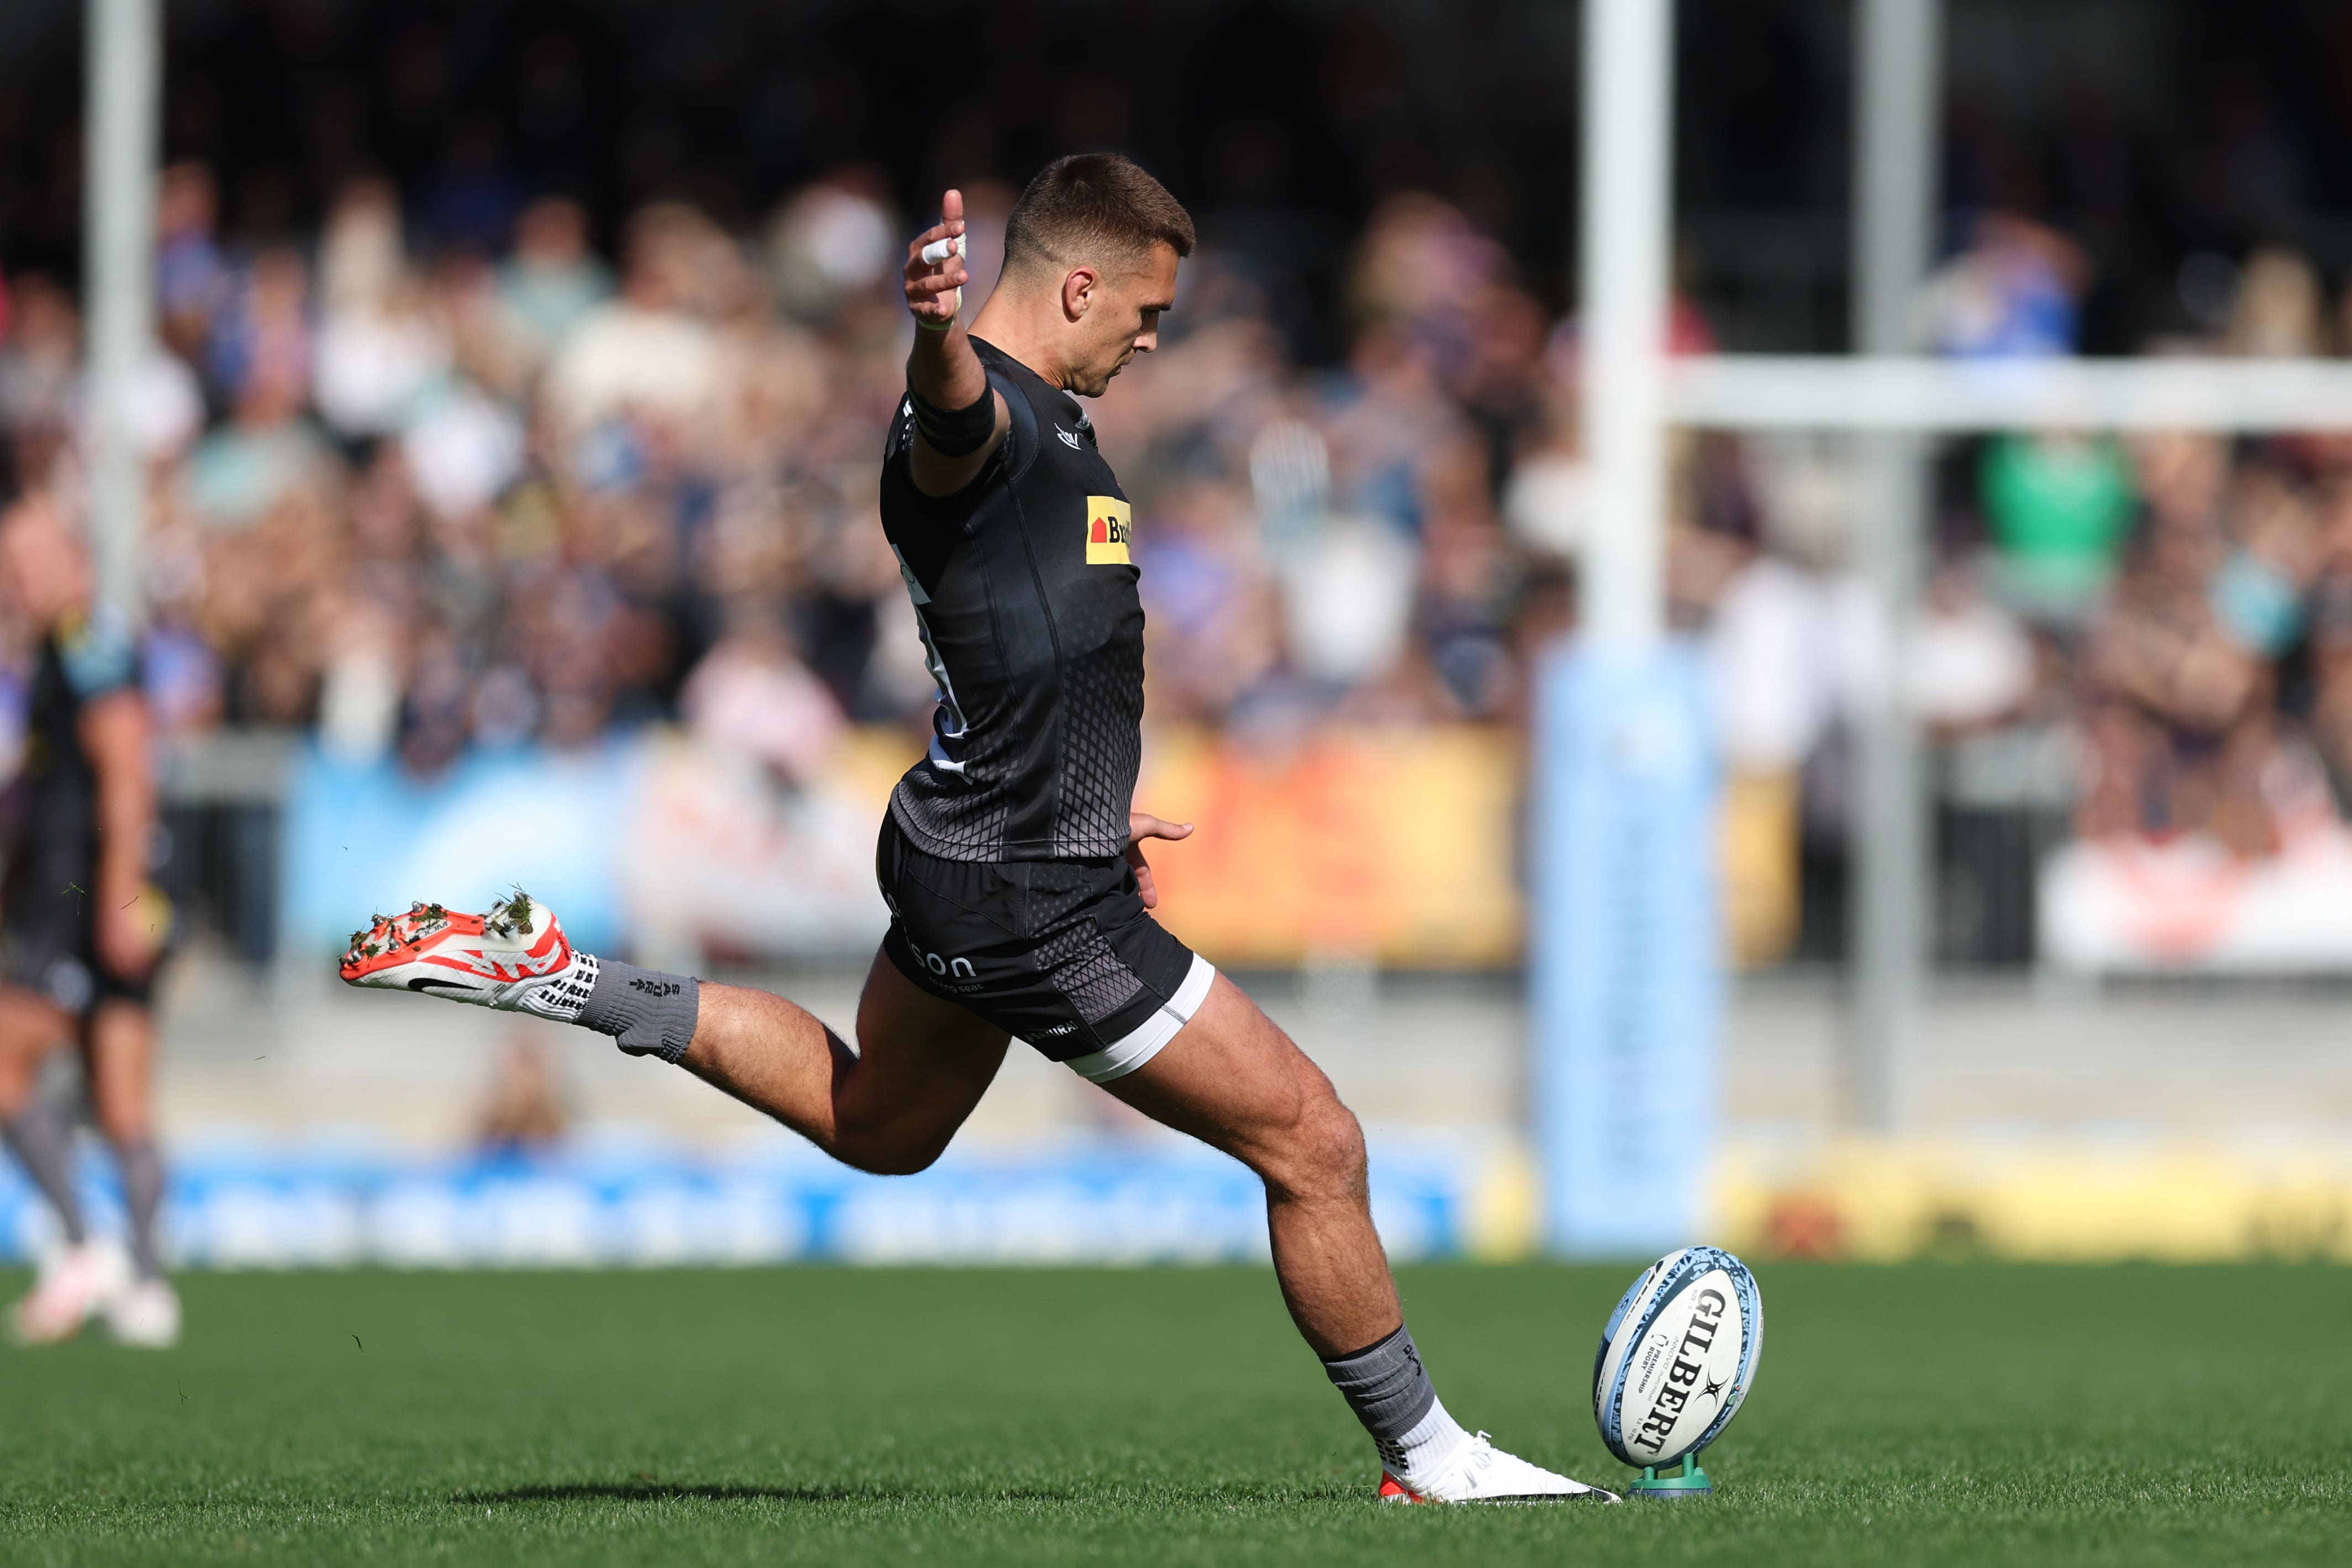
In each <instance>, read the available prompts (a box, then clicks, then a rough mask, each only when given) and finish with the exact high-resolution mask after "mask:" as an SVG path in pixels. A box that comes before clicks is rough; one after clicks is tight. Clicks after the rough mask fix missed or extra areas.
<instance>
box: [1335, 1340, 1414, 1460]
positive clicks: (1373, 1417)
mask: <svg viewBox="0 0 2352 1568" xmlns="http://www.w3.org/2000/svg"><path fill="white" fill-rule="evenodd" d="M1323 1370H1324V1371H1325V1372H1326V1373H1328V1374H1329V1375H1330V1378H1331V1386H1332V1387H1334V1388H1336V1389H1338V1390H1339V1397H1340V1398H1342V1399H1344V1400H1346V1401H1347V1402H1348V1408H1349V1409H1350V1410H1353V1411H1354V1412H1355V1413H1356V1419H1357V1420H1359V1421H1360V1422H1362V1423H1363V1424H1364V1430H1365V1431H1367V1432H1370V1434H1371V1435H1372V1440H1373V1441H1374V1442H1379V1443H1393V1442H1395V1441H1396V1440H1397V1439H1398V1438H1400V1437H1402V1436H1404V1435H1405V1434H1406V1433H1408V1432H1410V1431H1412V1429H1413V1427H1414V1426H1418V1425H1419V1424H1420V1422H1421V1418H1422V1417H1423V1416H1424V1415H1428V1414H1429V1407H1430V1406H1431V1405H1435V1404H1436V1403H1437V1390H1436V1388H1435V1387H1434V1386H1433V1384H1431V1383H1430V1381H1429V1373H1426V1372H1424V1371H1423V1370H1422V1365H1421V1352H1420V1351H1418V1350H1416V1349H1415V1348H1414V1347H1413V1342H1412V1334H1410V1333H1408V1332H1406V1331H1405V1327H1404V1325H1403V1324H1402V1323H1400V1324H1398V1325H1397V1331H1396V1332H1394V1333H1392V1334H1391V1335H1390V1336H1389V1337H1388V1338H1386V1339H1384V1340H1382V1341H1381V1342H1379V1343H1377V1344H1370V1345H1367V1346H1365V1347H1364V1348H1363V1349H1362V1350H1360V1351H1353V1352H1349V1353H1348V1354H1347V1355H1343V1356H1333V1357H1331V1358H1330V1359H1329V1360H1328V1361H1326V1362H1325V1363H1323Z"/></svg>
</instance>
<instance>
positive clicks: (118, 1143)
mask: <svg viewBox="0 0 2352 1568" xmlns="http://www.w3.org/2000/svg"><path fill="white" fill-rule="evenodd" d="M93 1110H94V1112H95V1115H94V1117H93V1120H95V1121H97V1123H98V1132H99V1136H100V1137H101V1138H103V1139H105V1140H106V1141H107V1142H109V1143H111V1144H113V1145H114V1146H115V1147H116V1148H118V1149H128V1148H130V1147H131V1146H132V1145H133V1144H137V1143H144V1142H147V1141H148V1139H149V1137H150V1136H151V1135H152V1129H151V1128H150V1127H149V1126H148V1123H147V1108H146V1107H145V1106H143V1105H135V1104H134V1105H123V1104H120V1103H115V1102H112V1101H110V1100H107V1099H105V1098H103V1097H101V1098H100V1100H99V1102H98V1104H97V1105H96V1106H95V1107H93Z"/></svg>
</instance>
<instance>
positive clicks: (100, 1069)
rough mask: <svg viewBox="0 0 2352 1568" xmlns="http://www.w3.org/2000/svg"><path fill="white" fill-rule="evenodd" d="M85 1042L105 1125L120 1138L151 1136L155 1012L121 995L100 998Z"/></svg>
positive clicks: (92, 1092) (96, 1108)
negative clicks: (100, 1000) (102, 999)
mask: <svg viewBox="0 0 2352 1568" xmlns="http://www.w3.org/2000/svg"><path fill="white" fill-rule="evenodd" d="M82 1048H83V1051H84V1053H85V1058H84V1059H85V1061H86V1062H87V1064H88V1068H89V1099H90V1110H91V1111H92V1112H93V1113H94V1114H95V1115H96V1117H97V1119H98V1126H99V1131H101V1132H103V1133H105V1134H106V1136H107V1137H108V1138H109V1139H110V1140H111V1141H112V1142H116V1143H136V1142H140V1141H141V1140H142V1139H144V1138H146V1137H147V1136H148V1134H149V1131H150V1129H149V1126H148V1122H149V1119H150V1113H151V1111H152V1105H153V1100H152V1089H153V1086H154V1077H155V1020H154V1016H153V1015H152V1013H150V1012H149V1011H148V1010H147V1009H146V1007H144V1006H143V1005H141V1004H139V1003H137V1002H131V1001H125V1000H123V999H121V998H120V997H115V998H110V999H108V1000H106V1001H103V1002H100V1004H99V1005H98V1007H97V1009H96V1010H95V1011H94V1012H92V1013H91V1015H90V1019H89V1032H88V1034H87V1035H86V1036H85V1037H84V1043H83V1047H82Z"/></svg>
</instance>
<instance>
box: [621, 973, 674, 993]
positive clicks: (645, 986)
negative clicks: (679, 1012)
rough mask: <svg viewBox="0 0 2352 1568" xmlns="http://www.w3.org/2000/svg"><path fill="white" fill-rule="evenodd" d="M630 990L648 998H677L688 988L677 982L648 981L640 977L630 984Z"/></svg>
mask: <svg viewBox="0 0 2352 1568" xmlns="http://www.w3.org/2000/svg"><path fill="white" fill-rule="evenodd" d="M629 989H630V990H632V991H642V992H644V993H645V994H646V995H648V996H675V995H677V994H679V993H680V992H682V991H684V990H685V989H686V987H685V986H683V985H681V984H678V983H677V981H675V980H647V979H646V978H644V977H643V976H642V975H640V976H639V977H638V978H636V979H635V980H632V981H630V982H629Z"/></svg>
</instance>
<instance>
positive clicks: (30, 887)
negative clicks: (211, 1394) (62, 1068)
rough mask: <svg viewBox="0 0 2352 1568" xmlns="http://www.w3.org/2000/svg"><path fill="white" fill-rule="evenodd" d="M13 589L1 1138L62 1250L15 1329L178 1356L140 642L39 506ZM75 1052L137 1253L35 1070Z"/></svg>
mask: <svg viewBox="0 0 2352 1568" xmlns="http://www.w3.org/2000/svg"><path fill="white" fill-rule="evenodd" d="M0 595H5V608H6V610H7V612H8V614H9V616H11V618H12V619H14V620H15V621H16V625H17V626H19V627H20V628H21V629H22V631H23V632H24V633H26V636H27V637H28V640H29V641H30V642H31V643H32V645H33V655H34V658H35V661H36V662H35V665H34V672H33V682H32V689H31V700H30V702H29V705H28V710H27V712H26V733H25V750H24V760H23V764H22V766H21V767H20V768H19V770H18V772H17V774H16V778H15V779H14V780H12V781H11V782H10V783H9V784H8V786H7V788H6V791H5V795H0V853H5V860H6V871H5V880H4V881H0V1133H5V1138H6V1141H7V1144H8V1148H9V1151H10V1152H12V1153H13V1154H15V1155H16V1159H17V1161H18V1163H20V1164H22V1165H23V1166H24V1168H25V1171H26V1174H27V1175H29V1176H30V1177H31V1178H32V1180H33V1183H34V1184H35V1185H36V1186H37V1187H38V1188H39V1189H40V1190H41V1193H42V1194H43V1195H44V1196H46V1197H47V1199H48V1201H49V1203H50V1205H52V1206H53V1207H54V1208H55V1209H56V1211H57V1215H58V1224H59V1228H60V1230H61V1231H62V1234H63V1239H64V1243H65V1246H64V1247H63V1248H62V1249H61V1250H60V1251H58V1253H57V1254H56V1255H55V1256H53V1257H51V1258H48V1259H47V1260H46V1261H45V1264H44V1267H43V1268H42V1269H41V1272H40V1275H39V1278H38V1279H37V1280H36V1282H35V1284H34V1287H33V1289H32V1291H31V1292H30V1293H29V1294H28V1295H26V1297H25V1299H24V1300H21V1301H18V1302H17V1303H16V1306H15V1307H14V1308H13V1309H12V1310H11V1313H10V1318H9V1325H8V1326H9V1330H10V1331H11V1333H12V1334H13V1335H14V1337H15V1338H16V1339H17V1340H18V1341H19V1342H24V1343H35V1344H39V1343H50V1342H56V1341H59V1340H64V1339H69V1338H71V1337H72V1336H73V1335H74V1334H75V1333H77V1332H79V1331H80V1329H81V1327H82V1325H83V1323H84V1322H85V1321H88V1320H89V1318H90V1317H92V1316H93V1315H97V1314H101V1313H102V1314H103V1315H104V1317H105V1319H106V1321H107V1325H108V1327H109V1328H110V1330H111V1331H112V1332H113V1334H114V1336H115V1338H117V1339H119V1340H121V1341H123V1342H128V1343H132V1344H142V1345H152V1346H163V1345H169V1344H172V1343H173V1342H176V1341H177V1340H178V1338H179V1334H180V1303H179V1299H178V1297H177V1296H175V1295H174V1294H173V1290H172V1287H171V1285H170V1283H169V1282H168V1281H166V1280H165V1279H164V1278H163V1269H162V1265H161V1262H160V1260H159V1259H158V1258H157V1256H156V1251H155V1213H156V1208H157V1206H158V1205H159V1204H160V1202H161V1200H162V1196H163V1165H162V1163H161V1161H160V1160H159V1159H158V1158H157V1156H156V1152H155V1141H154V1133H153V1128H152V1116H151V1094H150V1089H151V1084H152V1077H153V1072H154V1054H155V1030H154V1022H153V1019H152V1016H151V1015H150V1013H149V1010H148V994H149V991H150V989H151V987H152V984H153V983H154V977H155V968H156V964H157V962H158V960H159V959H160V958H161V956H162V953H163V939H164V937H165V935H166V934H167V927H168V924H169V920H170V915H169V910H168V906H167V905H166V904H165V903H164V901H163V897H162V895H161V894H160V893H158V892H157V891H156V890H155V889H154V888H153V887H152V885H151V884H150V883H149V881H148V857H149V853H150V849H151V846H152V842H153V839H154V835H155V783H154V774H153V772H152V761H151V759H150V756H149V753H148V729H149V726H148V713H147V701H146V698H145V696H144V695H143V694H142V691H141V689H140V683H139V659H138V648H137V645H136V643H135V642H134V641H133V640H132V639H131V637H127V636H124V635H122V634H121V633H120V632H118V631H113V630H110V628H108V627H107V626H105V625H103V624H102V622H101V620H100V617H98V616H96V615H95V614H94V613H93V606H92V583H91V573H90V562H89V551H88V549H87V548H86V547H85V545H84V542H83V541H82V540H81V539H80V538H79V535H78V534H77V532H76V531H75V530H74V528H73V526H72V525H71V524H70V523H69V522H68V521H66V520H65V519H64V518H63V517H62V516H60V515H59V512H58V507H57V506H56V504H55V503H54V502H53V501H52V500H50V499H49V498H48V497H47V496H45V495H34V496H30V497H28V498H26V499H25V500H20V501H18V502H17V503H16V505H15V506H14V507H12V508H11V509H10V510H8V512H7V513H6V515H5V518H0ZM68 1045H78V1046H79V1047H80V1050H81V1055H82V1062H83V1068H84V1074H85V1079H86V1081H87V1082H88V1084H89V1099H90V1105H91V1109H92V1110H93V1111H94V1113H95V1116H96V1120H97V1122H98V1126H99V1130H100V1132H102V1133H103V1134H104V1135H105V1137H106V1140H107V1142H109V1143H110V1144H111V1145H113V1148H114V1152H115V1155H116V1157H117V1159H118V1160H119V1161H120V1162H121V1171H122V1188H123V1198H124V1205H125V1207H126V1209H127V1210H128V1212H129V1216H130V1229H131V1235H130V1243H131V1245H130V1250H129V1256H128V1257H125V1256H124V1253H123V1249H122V1248H121V1247H119V1246H117V1245H116V1244H115V1243H113V1242H112V1241H111V1240H109V1239H106V1238H101V1237H94V1236H91V1235H89V1233H88V1232H87V1231H86V1230H85V1228H84V1226H83V1221H82V1214H81V1206H80V1204H79V1199H78V1198H77V1196H76V1194H75V1192H74V1186H73V1179H72V1149H73V1134H72V1122H71V1119H70V1116H69V1113H68V1108H67V1107H66V1106H64V1105H62V1104H60V1103H59V1102H58V1100H56V1099H55V1098H54V1097H45V1096H43V1095H42V1094H41V1092H40V1076H41V1067H42V1064H43V1063H44V1061H46V1060H47V1058H48V1057H49V1055H50V1054H51V1053H52V1052H54V1051H56V1050H58V1049H59V1048H61V1047H65V1046H68Z"/></svg>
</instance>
